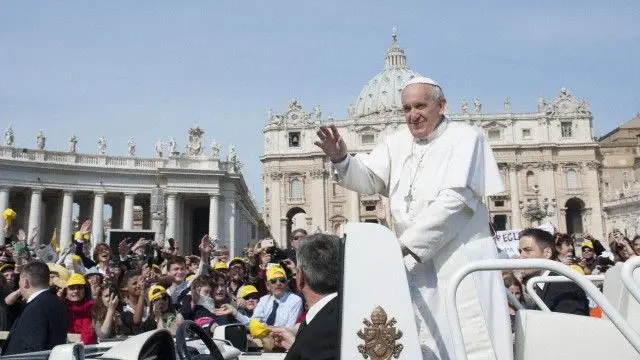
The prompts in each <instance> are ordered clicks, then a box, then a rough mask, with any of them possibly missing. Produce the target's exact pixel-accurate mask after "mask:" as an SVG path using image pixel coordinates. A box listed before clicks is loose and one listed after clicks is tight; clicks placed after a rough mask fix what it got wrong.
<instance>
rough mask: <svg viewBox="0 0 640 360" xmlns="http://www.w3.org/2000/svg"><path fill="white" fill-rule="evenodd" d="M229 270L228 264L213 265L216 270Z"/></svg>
mask: <svg viewBox="0 0 640 360" xmlns="http://www.w3.org/2000/svg"><path fill="white" fill-rule="evenodd" d="M228 268H229V267H228V266H227V264H226V263H224V262H222V261H219V262H217V263H216V264H215V265H213V269H214V270H222V269H228Z"/></svg>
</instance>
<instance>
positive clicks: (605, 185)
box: [603, 181, 609, 190]
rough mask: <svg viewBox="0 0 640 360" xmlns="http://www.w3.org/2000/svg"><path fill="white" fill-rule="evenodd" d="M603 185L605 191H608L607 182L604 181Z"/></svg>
mask: <svg viewBox="0 0 640 360" xmlns="http://www.w3.org/2000/svg"><path fill="white" fill-rule="evenodd" d="M603 185H604V189H605V190H609V182H608V181H605V182H604V184H603Z"/></svg>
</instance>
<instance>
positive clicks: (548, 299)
mask: <svg viewBox="0 0 640 360" xmlns="http://www.w3.org/2000/svg"><path fill="white" fill-rule="evenodd" d="M520 258H521V259H549V260H557V250H556V244H555V241H554V238H553V235H551V234H550V233H548V232H546V231H544V230H540V229H535V228H529V229H525V230H523V231H522V232H521V233H520ZM522 273H523V275H524V276H523V279H522V280H523V281H522V282H523V284H526V282H527V280H528V279H530V278H531V277H533V276H537V275H557V274H555V273H551V272H550V271H543V270H537V269H527V270H523V271H522ZM535 289H536V291H537V293H538V294H539V295H540V298H541V299H542V301H544V303H545V304H546V305H547V306H548V307H549V310H551V311H553V312H561V313H567V314H576V315H585V316H588V315H589V300H587V295H586V294H585V292H584V290H582V288H581V287H580V286H578V285H577V284H575V283H574V282H563V283H540V284H537V285H536V286H535Z"/></svg>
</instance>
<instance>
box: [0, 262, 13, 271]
mask: <svg viewBox="0 0 640 360" xmlns="http://www.w3.org/2000/svg"><path fill="white" fill-rule="evenodd" d="M15 268H16V267H15V266H13V264H2V265H0V272H3V271H5V270H11V271H13V270H14V269H15Z"/></svg>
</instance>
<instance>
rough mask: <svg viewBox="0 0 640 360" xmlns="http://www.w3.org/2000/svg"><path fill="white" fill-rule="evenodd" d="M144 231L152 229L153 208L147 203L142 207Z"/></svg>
mask: <svg viewBox="0 0 640 360" xmlns="http://www.w3.org/2000/svg"><path fill="white" fill-rule="evenodd" d="M142 229H143V230H149V229H151V206H150V205H149V204H147V203H144V204H143V205H142Z"/></svg>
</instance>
